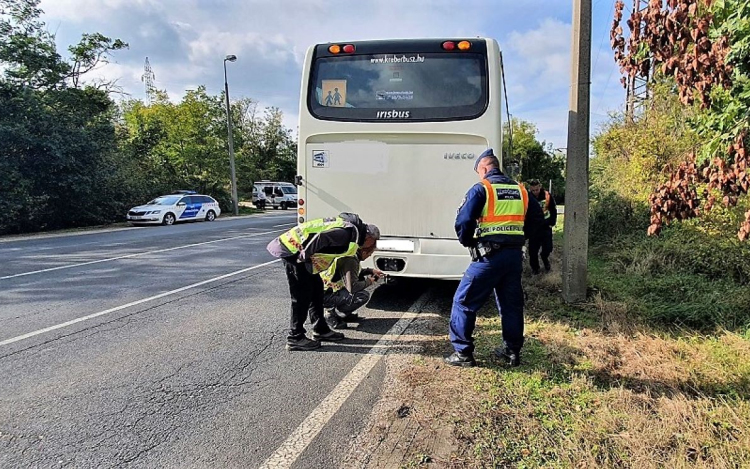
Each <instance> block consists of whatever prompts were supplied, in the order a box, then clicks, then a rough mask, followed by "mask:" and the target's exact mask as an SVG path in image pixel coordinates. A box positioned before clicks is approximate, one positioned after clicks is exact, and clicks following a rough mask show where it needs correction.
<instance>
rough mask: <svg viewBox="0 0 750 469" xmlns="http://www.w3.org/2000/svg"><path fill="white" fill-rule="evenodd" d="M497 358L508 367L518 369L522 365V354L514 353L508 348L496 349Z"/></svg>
mask: <svg viewBox="0 0 750 469" xmlns="http://www.w3.org/2000/svg"><path fill="white" fill-rule="evenodd" d="M495 356H496V357H497V358H499V359H501V360H502V361H503V362H504V363H505V364H506V365H508V366H512V367H516V366H520V365H521V352H517V351H513V350H511V349H509V348H508V347H498V348H496V349H495Z"/></svg>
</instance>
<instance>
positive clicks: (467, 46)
mask: <svg viewBox="0 0 750 469" xmlns="http://www.w3.org/2000/svg"><path fill="white" fill-rule="evenodd" d="M470 48H471V43H470V42H469V41H461V42H459V43H458V50H469V49H470Z"/></svg>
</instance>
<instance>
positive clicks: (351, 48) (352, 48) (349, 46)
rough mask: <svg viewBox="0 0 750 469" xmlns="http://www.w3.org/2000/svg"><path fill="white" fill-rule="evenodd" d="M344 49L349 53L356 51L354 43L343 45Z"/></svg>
mask: <svg viewBox="0 0 750 469" xmlns="http://www.w3.org/2000/svg"><path fill="white" fill-rule="evenodd" d="M342 50H343V51H344V52H346V53H347V54H351V53H352V52H354V45H352V44H347V45H345V46H344V47H343V49H342Z"/></svg>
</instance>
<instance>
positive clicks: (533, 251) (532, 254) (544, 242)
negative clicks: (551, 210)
mask: <svg viewBox="0 0 750 469" xmlns="http://www.w3.org/2000/svg"><path fill="white" fill-rule="evenodd" d="M540 248H541V250H542V261H547V262H549V255H550V254H551V253H552V227H551V226H545V227H544V228H542V229H541V230H539V232H538V233H537V234H536V235H535V236H534V237H533V238H531V239H530V240H529V265H531V270H533V271H534V272H539V249H540Z"/></svg>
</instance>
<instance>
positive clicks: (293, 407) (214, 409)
mask: <svg viewBox="0 0 750 469" xmlns="http://www.w3.org/2000/svg"><path fill="white" fill-rule="evenodd" d="M293 223H294V214H292V213H283V212H271V213H268V214H266V215H263V216H253V217H245V218H237V219H225V220H219V221H216V222H213V223H191V224H179V225H175V226H171V227H143V228H133V229H119V230H112V231H94V232H86V233H84V234H66V235H60V236H42V237H30V238H21V239H19V238H14V239H5V240H2V239H0V467H13V468H15V467H76V468H79V467H118V466H127V467H181V468H182V467H258V466H259V465H260V464H261V463H263V462H264V461H266V460H267V458H269V456H271V455H273V454H274V453H275V452H276V451H277V449H278V448H279V447H280V446H281V445H282V443H284V442H285V441H286V440H287V438H288V437H289V436H290V435H293V434H295V433H294V432H295V430H296V429H298V427H300V425H302V424H304V423H305V422H306V421H307V420H308V416H309V415H310V414H311V412H313V410H314V409H316V408H319V407H320V405H321V402H325V399H326V398H327V396H329V395H330V394H331V393H332V391H334V389H338V388H337V385H339V383H340V382H341V381H342V378H344V377H345V376H347V375H348V374H349V373H350V371H351V370H352V369H353V368H356V367H357V365H358V363H360V360H362V359H363V357H364V356H365V354H367V353H368V352H371V351H372V350H373V345H375V344H376V342H377V341H378V340H379V339H380V338H381V336H382V335H383V334H384V333H385V332H387V331H388V330H389V329H390V328H391V327H392V326H394V324H396V322H397V321H398V320H399V318H400V317H401V316H402V314H403V312H404V311H406V310H407V309H408V308H409V307H410V306H411V305H412V304H413V303H414V302H415V301H416V300H417V298H418V297H419V296H420V295H421V294H422V293H423V292H424V291H425V290H426V289H428V288H430V284H426V283H413V282H412V283H408V284H401V285H396V286H390V285H386V286H381V287H379V288H378V289H377V290H376V291H375V293H374V295H373V298H372V300H371V302H370V304H369V305H368V309H367V310H366V311H364V313H363V314H364V315H365V316H366V317H367V319H366V320H364V321H363V322H362V323H361V324H360V326H359V328H358V329H357V330H356V331H348V332H347V336H348V338H347V340H346V341H345V342H342V343H340V344H326V345H324V347H323V348H322V349H321V350H320V351H316V352H287V351H286V350H285V349H284V344H285V337H286V329H287V327H288V323H289V312H288V311H289V298H288V289H287V285H286V279H285V275H284V272H283V269H282V266H281V264H280V263H279V262H274V261H275V259H274V258H273V257H271V256H270V255H269V254H268V253H267V252H266V250H265V246H266V244H267V243H268V241H269V240H271V239H272V238H273V237H275V236H277V235H278V234H279V233H281V232H282V231H284V230H286V229H288V228H289V227H291V226H292V225H293ZM373 363H375V362H373ZM383 373H384V365H383V361H380V362H376V364H375V365H374V367H373V368H372V369H371V370H370V371H368V372H367V373H366V377H365V378H364V379H363V380H362V381H361V383H359V384H357V385H356V388H355V389H354V392H353V393H352V394H351V396H349V397H348V398H346V399H345V400H343V399H342V400H343V401H344V402H343V405H342V406H341V407H340V408H338V410H337V411H335V412H334V413H333V416H332V418H330V419H328V418H326V419H325V420H324V424H323V427H322V430H321V431H320V433H318V434H317V436H314V438H313V439H312V440H311V443H309V445H307V446H306V447H305V446H304V445H303V446H302V447H301V448H302V449H303V450H302V449H299V448H300V447H299V445H298V449H299V451H301V453H299V454H296V455H293V457H292V459H291V460H293V461H294V463H293V465H292V467H295V468H303V467H305V468H308V467H309V468H322V467H335V466H336V465H337V463H338V461H339V460H340V459H341V457H342V456H343V455H344V453H345V451H346V450H347V448H348V447H349V446H350V442H351V439H352V437H353V436H354V435H356V434H357V433H358V432H359V431H360V430H361V428H362V426H363V425H364V423H365V421H366V419H367V417H368V415H369V412H370V409H371V408H372V406H373V404H374V403H375V401H376V400H377V397H378V394H379V392H380V386H381V384H382V378H383Z"/></svg>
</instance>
